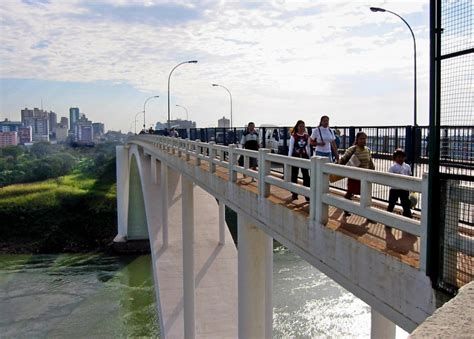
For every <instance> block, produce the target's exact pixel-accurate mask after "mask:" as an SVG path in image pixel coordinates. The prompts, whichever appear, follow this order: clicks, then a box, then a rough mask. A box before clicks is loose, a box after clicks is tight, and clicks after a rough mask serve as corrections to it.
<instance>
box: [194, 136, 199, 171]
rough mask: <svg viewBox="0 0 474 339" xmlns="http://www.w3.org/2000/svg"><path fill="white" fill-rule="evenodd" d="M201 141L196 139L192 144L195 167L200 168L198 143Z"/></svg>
mask: <svg viewBox="0 0 474 339" xmlns="http://www.w3.org/2000/svg"><path fill="white" fill-rule="evenodd" d="M200 142H201V140H199V139H196V141H195V142H194V154H195V155H196V159H195V160H196V166H201V158H200V157H199V156H200V155H201V146H199V143H200Z"/></svg>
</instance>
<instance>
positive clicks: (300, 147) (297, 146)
mask: <svg viewBox="0 0 474 339" xmlns="http://www.w3.org/2000/svg"><path fill="white" fill-rule="evenodd" d="M309 154H310V149H309V135H308V133H306V128H305V124H304V121H303V120H298V121H297V122H296V125H295V127H294V128H293V132H292V133H291V138H290V148H289V150H288V156H290V157H296V158H303V159H309ZM298 173H299V167H291V182H294V183H296V182H297V181H298ZM301 173H302V174H303V185H305V186H306V187H309V184H310V179H309V171H308V170H307V169H305V168H302V169H301ZM291 198H292V199H291V200H296V199H298V194H296V193H293V194H292V195H291ZM306 201H309V198H308V197H306Z"/></svg>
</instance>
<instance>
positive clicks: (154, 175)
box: [151, 156, 159, 184]
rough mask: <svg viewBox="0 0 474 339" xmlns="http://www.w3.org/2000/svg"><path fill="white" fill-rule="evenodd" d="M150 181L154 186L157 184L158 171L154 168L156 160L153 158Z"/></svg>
mask: <svg viewBox="0 0 474 339" xmlns="http://www.w3.org/2000/svg"><path fill="white" fill-rule="evenodd" d="M151 179H152V182H153V183H154V184H158V182H159V178H158V169H157V167H156V158H155V157H154V156H152V157H151Z"/></svg>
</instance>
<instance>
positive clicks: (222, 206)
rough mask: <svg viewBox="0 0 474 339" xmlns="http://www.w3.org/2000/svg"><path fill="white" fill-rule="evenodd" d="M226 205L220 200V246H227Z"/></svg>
mask: <svg viewBox="0 0 474 339" xmlns="http://www.w3.org/2000/svg"><path fill="white" fill-rule="evenodd" d="M225 227H226V224H225V204H224V203H223V202H222V201H221V200H219V245H224V244H225Z"/></svg>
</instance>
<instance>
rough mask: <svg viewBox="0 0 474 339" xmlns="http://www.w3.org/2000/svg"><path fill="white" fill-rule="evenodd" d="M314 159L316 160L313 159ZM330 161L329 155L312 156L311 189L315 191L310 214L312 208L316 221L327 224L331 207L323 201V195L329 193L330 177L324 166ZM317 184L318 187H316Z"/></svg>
mask: <svg viewBox="0 0 474 339" xmlns="http://www.w3.org/2000/svg"><path fill="white" fill-rule="evenodd" d="M313 159H314V160H313ZM327 162H329V159H328V158H327V157H312V158H311V165H312V166H311V172H315V174H313V173H311V178H310V179H311V186H310V188H311V191H315V192H314V193H313V194H312V196H311V198H312V199H314V200H313V201H314V202H313V201H311V204H310V215H311V209H313V213H312V216H314V221H315V222H317V223H318V224H320V225H326V224H327V222H328V218H329V213H328V211H329V207H328V205H327V204H325V203H323V201H322V199H323V195H324V194H327V193H329V177H328V175H327V174H324V173H323V166H324V165H325V164H326V163H327ZM315 186H316V187H315Z"/></svg>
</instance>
